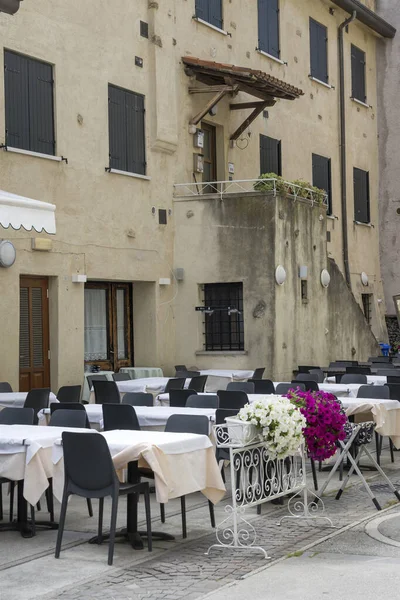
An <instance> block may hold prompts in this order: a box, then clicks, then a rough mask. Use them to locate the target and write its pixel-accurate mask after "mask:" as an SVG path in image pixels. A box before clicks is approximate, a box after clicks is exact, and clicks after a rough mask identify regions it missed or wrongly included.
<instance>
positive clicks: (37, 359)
mask: <svg viewBox="0 0 400 600" xmlns="http://www.w3.org/2000/svg"><path fill="white" fill-rule="evenodd" d="M42 311H43V305H42V288H41V287H39V288H37V287H34V288H32V355H33V356H32V358H33V366H34V367H42V366H43V362H44V361H43V358H44V357H43V312H42Z"/></svg>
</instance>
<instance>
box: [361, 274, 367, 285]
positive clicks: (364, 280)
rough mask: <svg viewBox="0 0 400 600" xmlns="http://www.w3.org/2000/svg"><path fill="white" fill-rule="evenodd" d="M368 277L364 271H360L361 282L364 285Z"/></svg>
mask: <svg viewBox="0 0 400 600" xmlns="http://www.w3.org/2000/svg"><path fill="white" fill-rule="evenodd" d="M368 282H369V279H368V275H367V274H366V273H364V271H363V272H362V273H361V283H362V284H363V285H365V286H367V285H368Z"/></svg>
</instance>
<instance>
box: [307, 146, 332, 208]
mask: <svg viewBox="0 0 400 600" xmlns="http://www.w3.org/2000/svg"><path fill="white" fill-rule="evenodd" d="M312 173H313V185H315V186H316V187H317V188H320V189H321V190H325V192H326V193H327V194H328V210H327V214H328V215H331V214H332V180H331V159H330V158H325V156H319V155H318V154H313V155H312Z"/></svg>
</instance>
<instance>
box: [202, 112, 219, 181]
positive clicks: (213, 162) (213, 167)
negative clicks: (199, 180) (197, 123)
mask: <svg viewBox="0 0 400 600" xmlns="http://www.w3.org/2000/svg"><path fill="white" fill-rule="evenodd" d="M201 129H202V130H203V132H204V148H203V155H204V159H203V160H204V171H203V181H205V182H211V183H213V182H215V181H216V180H217V147H216V131H215V127H213V126H212V125H208V124H207V123H202V124H201Z"/></svg>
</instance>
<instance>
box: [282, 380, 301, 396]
mask: <svg viewBox="0 0 400 600" xmlns="http://www.w3.org/2000/svg"><path fill="white" fill-rule="evenodd" d="M297 388H299V390H301V391H302V392H305V391H306V386H305V384H304V381H295V382H294V384H293V383H278V385H277V386H276V388H275V393H276V394H278V395H279V396H285V395H286V394H287V393H288V392H289V390H296V389H297Z"/></svg>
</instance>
